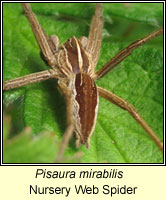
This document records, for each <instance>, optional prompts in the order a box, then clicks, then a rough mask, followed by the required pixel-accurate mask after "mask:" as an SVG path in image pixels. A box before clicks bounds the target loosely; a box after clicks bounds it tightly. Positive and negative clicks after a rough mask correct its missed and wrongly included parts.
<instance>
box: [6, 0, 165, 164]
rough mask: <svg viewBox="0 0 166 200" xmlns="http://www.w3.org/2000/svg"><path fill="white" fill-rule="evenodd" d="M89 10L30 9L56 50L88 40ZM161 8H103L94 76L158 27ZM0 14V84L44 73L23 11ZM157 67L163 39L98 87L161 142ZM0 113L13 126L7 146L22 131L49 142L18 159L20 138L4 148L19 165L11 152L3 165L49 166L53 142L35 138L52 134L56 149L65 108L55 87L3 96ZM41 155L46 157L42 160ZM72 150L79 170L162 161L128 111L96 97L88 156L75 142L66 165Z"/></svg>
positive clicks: (14, 8)
mask: <svg viewBox="0 0 166 200" xmlns="http://www.w3.org/2000/svg"><path fill="white" fill-rule="evenodd" d="M94 6H95V4H93V3H88V4H86V3H77V4H74V3H58V4H55V3H48V4H43V3H42V4H40V3H37V4H36V3H34V4H33V5H32V9H33V11H34V12H35V13H36V15H37V18H38V20H39V22H40V24H41V25H42V27H43V28H44V30H45V31H46V33H47V34H48V35H51V34H57V35H58V37H59V39H60V43H63V42H65V41H66V40H67V39H68V38H70V37H72V36H73V35H75V36H76V37H78V38H79V37H80V36H83V35H84V36H87V35H88V31H89V25H90V21H91V17H92V15H93V13H94ZM162 9H163V8H162V3H156V4H153V3H152V4H150V3H145V4H141V3H135V4H134V3H131V4H129V5H125V4H121V3H116V4H115V3H105V4H104V20H105V26H104V30H103V43H102V48H101V55H100V59H99V63H98V65H97V69H99V68H100V67H101V66H102V65H103V64H104V63H106V62H107V61H108V60H109V59H110V58H111V57H113V56H114V55H116V53H118V52H119V51H120V50H121V49H122V48H124V47H125V46H127V45H129V44H130V43H131V42H133V41H134V40H136V39H139V38H141V37H144V36H145V35H146V34H148V33H150V32H151V31H154V30H156V29H157V28H158V27H159V26H161V25H162ZM3 14H4V16H3V23H4V38H3V50H4V58H3V59H4V64H3V81H6V80H10V79H13V78H16V77H20V76H23V75H26V74H30V73H34V72H38V71H42V70H45V69H48V67H47V66H46V65H45V63H44V62H43V61H42V60H41V58H40V50H39V47H38V45H37V43H36V41H35V38H34V36H33V33H32V31H31V28H30V26H29V23H28V21H27V19H26V18H25V16H24V15H23V11H22V7H21V5H20V4H18V3H16V4H14V3H12V4H10V3H4V4H3ZM162 60H163V58H162V37H161V36H160V37H157V38H154V39H153V40H152V41H150V42H148V43H147V44H145V45H144V46H142V47H140V48H139V49H136V50H135V51H134V52H133V53H132V54H131V55H130V56H129V57H128V58H127V59H125V60H124V61H123V62H122V63H120V64H119V65H118V66H117V67H116V68H115V69H114V70H112V71H111V72H110V73H108V74H107V75H106V76H105V77H103V78H102V79H101V80H98V81H97V85H99V86H100V87H103V88H105V89H108V90H109V91H112V92H113V93H115V94H116V95H119V96H120V97H122V98H124V99H125V100H127V101H128V102H129V103H131V104H132V105H133V106H134V107H135V108H136V109H137V110H138V111H139V113H140V114H141V116H142V117H143V118H144V119H145V121H146V122H147V123H148V124H149V125H150V126H151V127H152V129H153V130H154V131H155V132H156V134H157V135H158V137H159V138H161V140H162V134H163V63H162ZM13 102H17V104H16V105H15V103H13ZM4 107H5V110H6V112H8V113H9V115H11V117H12V127H14V128H11V133H10V137H11V138H10V140H12V137H14V136H13V135H17V134H19V132H20V131H21V130H23V128H24V127H27V126H28V127H31V129H32V134H33V135H37V136H36V137H41V138H40V139H41V140H42V141H44V138H45V139H46V143H47V141H49V142H48V143H47V145H41V146H40V143H39V144H38V143H37V142H36V143H35V145H33V148H29V151H30V152H29V154H28V155H26V154H25V155H24V153H21V152H26V150H27V148H26V146H27V145H28V144H29V143H30V141H31V138H28V139H27V138H26V139H24V140H23V141H22V140H20V138H19V139H18V140H19V142H18V144H17V143H15V144H14V145H11V147H10V148H11V149H10V152H12V150H13V151H15V150H16V152H17V155H19V156H17V157H18V158H19V159H16V160H14V159H13V157H12V155H11V154H10V152H9V150H6V152H5V154H4V155H5V158H4V160H5V162H20V163H21V162H23V163H24V162H27V163H30V162H36V163H37V162H48V163H50V162H53V160H54V159H53V157H54V158H55V157H56V154H57V151H58V145H57V144H56V145H53V146H52V145H50V147H49V143H50V140H51V139H49V137H50V138H52V136H48V135H47V136H45V135H42V136H40V134H41V133H42V132H43V131H46V130H47V131H51V132H53V133H54V134H55V135H56V136H57V138H58V141H59V142H60V141H61V139H62V136H63V132H64V131H65V127H66V126H65V124H66V111H65V101H64V98H63V96H62V95H61V94H60V93H59V91H58V89H57V81H56V80H48V81H45V82H42V83H36V84H33V85H28V86H25V87H22V88H19V89H14V90H11V91H7V92H4ZM9 108H10V109H9ZM5 138H6V136H5ZM8 139H9V138H8ZM21 141H22V142H21ZM21 143H22V144H21ZM17 145H18V146H17ZM20 145H22V147H21V148H19V146H20ZM38 145H39V146H40V148H39V147H38ZM24 147H25V149H24V150H23V148H24ZM53 147H54V148H55V152H54V148H53ZM38 148H39V151H37V149H38ZM31 151H32V152H31ZM44 151H46V153H45V154H44V155H43V156H42V157H40V156H41V155H42V154H43V152H44ZM51 151H53V153H52V154H51V156H50V157H49V158H46V157H47V152H51ZM78 151H81V152H82V154H83V155H82V157H81V159H80V162H82V163H83V162H86V163H92V162H93V163H102V162H107V163H161V162H163V155H162V153H161V152H160V150H159V149H158V147H157V146H156V145H155V144H154V142H153V141H152V140H151V138H150V137H149V136H148V135H147V133H146V132H145V131H144V130H143V129H142V128H141V127H140V126H139V124H137V122H136V121H135V120H134V119H133V118H132V117H131V116H130V115H129V114H128V113H127V112H126V111H124V110H122V109H120V108H118V107H117V106H115V105H113V104H111V103H110V102H108V101H106V100H105V99H102V98H100V105H99V111H98V118H97V124H96V128H95V131H94V133H93V135H92V137H91V146H90V148H89V149H88V150H87V149H86V148H85V147H84V146H81V147H80V149H76V148H75V139H74V137H73V139H72V141H71V142H70V144H69V146H68V148H67V150H66V153H65V157H66V158H69V157H71V156H73V155H74V154H75V153H76V152H78ZM34 152H37V153H38V154H39V155H40V156H39V157H38V159H37V160H35V159H34V154H35V153H34ZM35 155H36V154H35ZM14 158H15V157H14Z"/></svg>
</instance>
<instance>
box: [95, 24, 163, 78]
mask: <svg viewBox="0 0 166 200" xmlns="http://www.w3.org/2000/svg"><path fill="white" fill-rule="evenodd" d="M162 32H163V28H160V29H158V30H156V31H155V32H153V33H150V34H149V35H147V36H146V37H144V38H142V39H140V40H137V41H135V42H133V43H131V44H130V45H129V46H128V47H126V48H124V49H122V50H121V51H120V52H119V53H118V54H117V55H115V56H114V57H113V58H112V59H111V60H109V61H108V62H107V63H106V64H105V65H104V66H103V67H101V69H99V70H98V71H97V72H96V73H95V75H94V78H95V79H99V78H101V77H103V76H104V75H106V74H107V73H108V72H109V71H110V70H112V69H113V68H114V67H116V66H117V65H118V64H119V63H120V62H122V61H123V60H124V59H125V58H126V57H127V56H129V55H130V54H131V53H132V51H133V50H134V49H136V48H138V47H140V46H141V45H143V44H144V43H145V42H147V41H149V40H151V39H152V38H154V37H156V36H158V35H161V34H162Z"/></svg>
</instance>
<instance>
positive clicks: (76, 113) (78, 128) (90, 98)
mask: <svg viewBox="0 0 166 200" xmlns="http://www.w3.org/2000/svg"><path fill="white" fill-rule="evenodd" d="M70 87H71V89H72V90H71V92H72V100H73V118H74V124H75V133H76V137H77V140H76V146H79V145H80V144H86V147H87V148H88V146H89V139H90V136H91V134H92V132H93V129H94V127H95V124H96V118H97V110H98V91H97V86H96V84H95V82H94V80H93V79H92V78H91V77H90V76H89V75H88V74H85V73H80V74H76V75H75V77H74V79H73V80H72V83H71V85H70Z"/></svg>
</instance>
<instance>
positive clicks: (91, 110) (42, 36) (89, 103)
mask: <svg viewBox="0 0 166 200" xmlns="http://www.w3.org/2000/svg"><path fill="white" fill-rule="evenodd" d="M22 6H23V9H24V13H25V15H26V17H27V19H28V21H29V23H30V25H31V28H32V31H33V33H34V35H35V38H36V40H37V42H38V45H39V47H40V50H41V55H42V58H43V60H44V61H45V62H46V63H47V64H48V65H49V66H50V67H51V69H49V70H45V71H42V72H37V73H33V74H30V75H26V76H23V77H20V78H16V79H13V80H9V81H6V82H4V83H3V90H9V89H13V88H18V87H21V86H24V85H27V84H30V83H36V82H40V81H44V80H48V79H52V78H55V79H57V80H58V86H59V88H60V90H61V91H62V93H63V94H64V96H65V99H66V105H67V106H66V107H67V128H66V131H65V133H64V136H63V140H62V143H61V146H60V149H59V153H58V156H57V161H59V160H61V159H62V157H63V154H64V151H65V149H66V146H67V144H68V143H69V140H70V138H71V136H72V134H73V132H75V134H76V146H77V147H79V145H80V144H85V145H86V147H87V148H88V147H89V144H90V136H91V134H92V132H93V130H94V127H95V123H96V118H97V111H98V102H99V98H98V96H99V95H100V96H101V97H103V98H105V99H107V100H109V101H110V102H112V103H113V104H115V105H117V106H119V107H121V108H122V109H124V110H126V111H128V112H129V113H130V115H131V116H132V117H133V118H134V119H135V120H136V121H137V122H138V123H139V124H140V125H141V126H142V128H143V129H144V130H145V131H146V132H147V133H148V134H149V136H150V137H151V138H152V140H153V141H154V142H155V143H156V144H157V146H158V147H159V148H160V149H161V150H163V144H162V142H161V141H160V139H159V138H158V137H157V136H156V134H155V133H154V132H153V130H152V129H151V128H150V127H149V125H148V124H147V123H146V122H145V121H144V120H143V119H142V118H141V116H140V115H139V114H138V112H137V111H136V109H135V108H134V107H133V106H132V105H130V104H129V103H128V102H126V101H125V100H123V99H122V98H120V97H118V96H117V95H115V94H113V93H112V92H110V91H108V90H106V89H103V88H101V87H98V86H96V84H95V80H97V79H100V78H102V77H103V76H105V75H106V74H107V73H108V72H109V71H110V70H112V69H113V68H114V67H115V66H117V65H118V64H119V63H120V62H122V61H123V60H124V59H125V58H126V57H128V56H129V55H130V54H131V52H132V51H133V50H134V49H136V48H138V47H139V46H141V45H143V44H144V43H146V42H147V41H149V40H151V39H152V38H154V37H156V36H158V35H161V34H162V32H163V28H160V29H158V30H156V31H155V32H152V33H150V34H149V35H147V36H145V37H144V38H142V39H140V40H137V41H135V42H133V43H131V44H130V45H129V46H128V47H126V48H124V49H122V50H121V51H120V52H119V53H118V54H117V55H115V56H114V57H113V58H112V59H110V60H109V61H108V62H107V63H106V64H104V66H102V67H101V68H100V69H99V70H98V71H96V72H95V68H96V65H97V62H98V58H99V54H100V48H101V42H102V28H103V24H104V22H103V17H102V4H100V3H97V4H96V9H95V14H94V16H93V18H92V22H91V25H90V32H89V35H88V38H87V37H84V36H83V37H81V38H79V39H78V38H76V37H75V36H73V37H72V38H70V39H69V40H67V41H66V42H65V43H64V44H62V45H61V46H60V47H59V40H58V37H57V36H56V35H51V36H47V35H46V33H45V32H44V30H43V28H42V27H41V25H40V24H39V22H38V20H37V18H36V16H35V14H34V13H33V12H32V10H31V7H30V4H29V3H22Z"/></svg>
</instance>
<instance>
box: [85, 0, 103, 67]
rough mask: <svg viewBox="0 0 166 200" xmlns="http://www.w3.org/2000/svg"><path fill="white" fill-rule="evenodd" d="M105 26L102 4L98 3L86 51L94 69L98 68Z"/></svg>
mask: <svg viewBox="0 0 166 200" xmlns="http://www.w3.org/2000/svg"><path fill="white" fill-rule="evenodd" d="M103 24H104V22H103V18H102V4H101V3H97V4H96V10H95V15H94V16H93V18H92V22H91V26H90V32H89V36H88V41H87V46H86V51H87V52H88V53H89V54H90V55H91V56H92V61H93V68H95V67H96V65H97V62H98V58H99V54H100V47H101V42H102V28H103Z"/></svg>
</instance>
